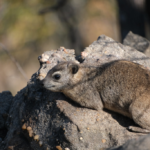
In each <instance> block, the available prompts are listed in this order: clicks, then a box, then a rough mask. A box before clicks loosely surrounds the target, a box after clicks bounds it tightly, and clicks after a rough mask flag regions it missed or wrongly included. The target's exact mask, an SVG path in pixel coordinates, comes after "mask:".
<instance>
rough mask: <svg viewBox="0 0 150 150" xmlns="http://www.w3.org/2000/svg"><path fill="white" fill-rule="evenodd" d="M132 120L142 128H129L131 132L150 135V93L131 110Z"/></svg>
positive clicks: (142, 97)
mask: <svg viewBox="0 0 150 150" xmlns="http://www.w3.org/2000/svg"><path fill="white" fill-rule="evenodd" d="M129 111H130V113H131V115H132V118H133V120H134V122H135V123H137V124H138V125H139V126H141V127H142V128H140V127H132V126H130V127H129V130H132V131H134V132H141V133H150V92H146V93H143V94H142V95H141V96H140V97H139V98H138V99H136V100H135V101H134V102H133V103H132V104H131V105H130V108H129Z"/></svg>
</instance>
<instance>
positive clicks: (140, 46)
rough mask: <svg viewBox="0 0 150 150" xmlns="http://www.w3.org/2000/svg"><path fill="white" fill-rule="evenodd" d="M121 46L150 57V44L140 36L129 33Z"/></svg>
mask: <svg viewBox="0 0 150 150" xmlns="http://www.w3.org/2000/svg"><path fill="white" fill-rule="evenodd" d="M123 44H124V45H127V46H130V47H133V48H135V49H137V50H138V51H140V52H143V53H144V54H146V55H147V56H148V57H150V42H149V41H148V40H147V39H145V38H143V37H142V36H139V35H137V34H134V33H132V32H131V31H130V32H129V33H128V34H127V36H126V37H125V39H124V40H123Z"/></svg>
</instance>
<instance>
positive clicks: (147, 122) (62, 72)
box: [43, 60, 150, 129]
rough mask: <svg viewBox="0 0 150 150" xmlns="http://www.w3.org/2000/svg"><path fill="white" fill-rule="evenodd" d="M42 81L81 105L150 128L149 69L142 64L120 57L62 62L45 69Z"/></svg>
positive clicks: (50, 88) (47, 86) (46, 86)
mask: <svg viewBox="0 0 150 150" xmlns="http://www.w3.org/2000/svg"><path fill="white" fill-rule="evenodd" d="M43 84H44V87H45V88H47V89H49V90H51V91H55V92H63V93H64V94H65V95H66V96H68V97H69V98H71V99H72V100H73V101H75V102H77V103H79V104H80V105H81V106H84V107H87V108H92V109H97V110H98V109H102V108H107V109H110V110H113V111H115V112H118V113H121V114H123V115H125V116H128V117H130V118H132V119H133V120H134V121H135V122H136V123H137V124H139V125H140V126H141V127H143V128H146V129H150V71H149V70H146V69H145V68H144V67H142V66H141V65H138V64H135V63H132V62H129V61H123V60H120V61H113V62H110V63H107V64H104V65H102V66H99V67H94V66H84V65H79V64H75V63H73V62H64V63H60V64H58V65H57V66H56V67H54V68H53V69H52V70H50V71H49V72H48V74H47V76H46V78H45V79H44V80H43Z"/></svg>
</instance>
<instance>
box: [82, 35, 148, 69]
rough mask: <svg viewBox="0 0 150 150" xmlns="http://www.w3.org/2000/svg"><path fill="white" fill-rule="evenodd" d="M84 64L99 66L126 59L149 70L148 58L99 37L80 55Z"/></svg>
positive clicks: (131, 49) (132, 49) (109, 39)
mask: <svg viewBox="0 0 150 150" xmlns="http://www.w3.org/2000/svg"><path fill="white" fill-rule="evenodd" d="M81 56H82V58H83V59H84V62H83V63H85V64H89V65H99V64H103V63H106V62H110V61H112V60H118V59H126V60H130V61H132V62H135V63H139V64H141V65H144V66H145V67H147V68H150V58H149V57H147V56H146V55H145V54H143V53H141V52H139V51H137V50H136V49H135V48H133V47H129V46H126V45H122V44H121V43H118V42H116V41H114V40H113V39H111V38H110V37H107V36H105V35H101V36H99V37H98V39H97V41H94V42H93V43H92V44H91V45H89V47H86V48H85V50H84V51H83V52H82V53H81Z"/></svg>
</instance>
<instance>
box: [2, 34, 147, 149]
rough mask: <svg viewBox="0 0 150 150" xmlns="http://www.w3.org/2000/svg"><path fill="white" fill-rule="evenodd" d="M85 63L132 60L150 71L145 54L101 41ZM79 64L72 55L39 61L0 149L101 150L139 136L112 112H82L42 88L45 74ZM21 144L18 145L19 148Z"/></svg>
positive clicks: (19, 96) (90, 50)
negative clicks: (67, 63)
mask: <svg viewBox="0 0 150 150" xmlns="http://www.w3.org/2000/svg"><path fill="white" fill-rule="evenodd" d="M84 52H85V54H87V55H84V53H83V54H82V56H85V58H84V61H83V63H86V64H89V65H94V66H95V65H100V64H103V63H106V62H108V61H112V60H116V59H128V60H132V61H135V62H137V63H140V64H142V65H144V66H145V67H150V60H149V58H148V57H147V56H145V55H144V54H143V53H141V52H138V51H137V50H135V49H133V48H131V47H129V46H124V45H122V44H120V43H117V42H115V41H114V40H112V39H111V38H109V37H106V36H103V35H102V36H100V37H99V38H98V40H97V41H95V42H94V43H92V44H91V45H90V46H89V47H88V48H86V49H85V51H84ZM68 60H72V61H76V62H77V60H75V57H74V51H73V50H67V53H66V52H65V51H64V49H63V50H62V48H60V49H59V50H53V51H47V52H45V53H44V55H41V57H39V61H40V68H39V70H38V71H37V72H36V73H35V74H33V76H32V77H31V80H30V81H29V82H28V84H27V86H26V87H25V88H24V89H22V90H21V91H20V92H18V93H17V95H16V96H15V97H14V99H13V103H12V104H11V107H10V111H9V118H7V124H8V125H9V126H8V132H7V135H6V137H5V141H4V143H3V145H1V146H0V148H8V147H9V146H14V147H13V148H15V150H19V149H22V150H31V149H32V150H33V149H34V150H45V149H46V150H48V149H49V150H52V149H58V150H60V149H61V148H62V149H65V148H69V149H70V150H89V149H90V150H99V149H102V148H104V149H105V148H109V147H114V146H120V145H122V144H124V143H125V142H126V141H127V140H129V139H133V138H138V137H140V136H141V135H143V134H141V133H133V132H129V131H128V130H127V129H126V127H128V126H130V125H131V126H136V125H135V123H134V122H133V121H132V120H131V119H129V118H126V117H124V116H122V115H120V114H117V113H115V112H111V111H108V110H104V111H103V110H102V111H99V112H98V111H96V110H91V109H87V108H82V107H80V106H79V105H78V104H76V103H74V102H72V101H71V99H68V98H67V97H65V96H64V95H63V94H62V93H54V92H50V91H48V90H46V89H43V88H42V87H41V86H40V80H42V79H43V78H44V77H45V75H46V74H47V72H48V71H49V70H50V69H51V68H53V67H54V66H55V65H56V64H58V63H59V62H61V61H68ZM16 143H17V144H16Z"/></svg>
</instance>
